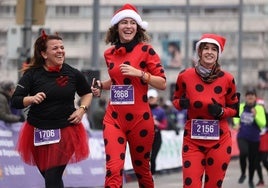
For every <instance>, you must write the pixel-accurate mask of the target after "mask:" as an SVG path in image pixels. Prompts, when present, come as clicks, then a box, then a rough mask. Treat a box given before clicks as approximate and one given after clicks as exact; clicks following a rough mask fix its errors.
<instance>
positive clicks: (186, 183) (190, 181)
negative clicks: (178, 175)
mask: <svg viewBox="0 0 268 188" xmlns="http://www.w3.org/2000/svg"><path fill="white" fill-rule="evenodd" d="M184 183H185V185H187V186H189V185H191V184H192V179H191V178H190V177H188V178H185V182H184Z"/></svg>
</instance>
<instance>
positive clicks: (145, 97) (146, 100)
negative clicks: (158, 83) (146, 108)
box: [142, 95, 148, 103]
mask: <svg viewBox="0 0 268 188" xmlns="http://www.w3.org/2000/svg"><path fill="white" fill-rule="evenodd" d="M142 101H143V102H145V103H147V102H148V97H147V95H143V96H142Z"/></svg>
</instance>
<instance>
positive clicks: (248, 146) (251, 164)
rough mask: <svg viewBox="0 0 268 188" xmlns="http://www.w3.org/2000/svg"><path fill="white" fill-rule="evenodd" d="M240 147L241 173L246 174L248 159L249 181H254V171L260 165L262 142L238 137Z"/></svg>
mask: <svg viewBox="0 0 268 188" xmlns="http://www.w3.org/2000/svg"><path fill="white" fill-rule="evenodd" d="M237 143H238V148H239V151H240V154H239V160H240V168H241V175H245V174H246V166H247V159H248V171H249V172H248V173H249V182H252V181H253V177H254V171H255V169H256V168H257V165H258V153H259V145H260V142H251V141H248V140H245V139H241V138H238V139H237Z"/></svg>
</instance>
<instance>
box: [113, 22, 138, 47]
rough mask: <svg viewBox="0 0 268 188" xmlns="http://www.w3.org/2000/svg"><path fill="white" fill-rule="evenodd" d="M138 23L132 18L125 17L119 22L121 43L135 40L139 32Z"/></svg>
mask: <svg viewBox="0 0 268 188" xmlns="http://www.w3.org/2000/svg"><path fill="white" fill-rule="evenodd" d="M137 27H138V26H137V23H136V21H135V20H133V19H132V18H124V19H122V20H121V21H120V22H119V23H118V33H119V39H120V42H121V43H128V42H130V41H132V40H133V38H134V37H135V35H136V33H137Z"/></svg>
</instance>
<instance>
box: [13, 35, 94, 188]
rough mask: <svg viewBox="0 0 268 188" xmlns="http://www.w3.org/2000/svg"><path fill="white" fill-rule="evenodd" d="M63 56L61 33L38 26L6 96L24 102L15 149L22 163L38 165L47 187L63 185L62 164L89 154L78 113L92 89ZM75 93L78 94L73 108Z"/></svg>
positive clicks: (15, 103)
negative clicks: (31, 51) (23, 65)
mask: <svg viewBox="0 0 268 188" xmlns="http://www.w3.org/2000/svg"><path fill="white" fill-rule="evenodd" d="M64 60H65V50H64V45H63V40H62V38H61V37H59V36H58V35H57V34H55V35H47V34H46V33H45V32H44V31H43V32H42V34H41V36H40V37H38V38H37V40H36V41H35V44H34V56H33V58H32V61H31V63H30V64H29V66H27V67H26V69H25V70H23V71H24V74H23V76H22V77H21V78H20V80H19V82H18V85H17V87H16V90H15V92H14V95H13V96H12V99H11V103H12V106H13V107H15V108H18V109H22V108H25V107H27V108H29V111H28V115H27V121H26V122H25V124H24V125H23V126H22V129H21V131H20V135H19V139H18V145H17V149H18V152H19V153H20V155H21V157H22V159H23V161H25V163H27V164H30V165H36V166H37V168H38V169H39V171H40V173H41V174H42V176H43V177H44V180H45V185H46V188H52V187H53V188H63V187H64V185H63V180H62V175H63V172H64V170H65V167H66V165H67V164H68V163H73V162H78V161H81V160H83V159H86V158H87V157H88V155H89V146H88V136H87V133H86V131H85V129H84V126H83V124H82V123H81V119H82V116H83V115H84V113H85V112H86V110H87V108H88V107H89V105H90V104H91V100H92V93H91V89H90V86H89V85H88V83H87V81H86V79H85V77H84V75H83V74H82V73H81V72H80V71H79V70H77V69H75V68H73V67H71V66H70V65H68V64H66V63H64ZM76 93H77V94H78V96H79V97H80V100H81V105H80V107H79V108H78V109H76V108H75V106H74V104H75V103H74V101H75V94H76Z"/></svg>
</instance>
